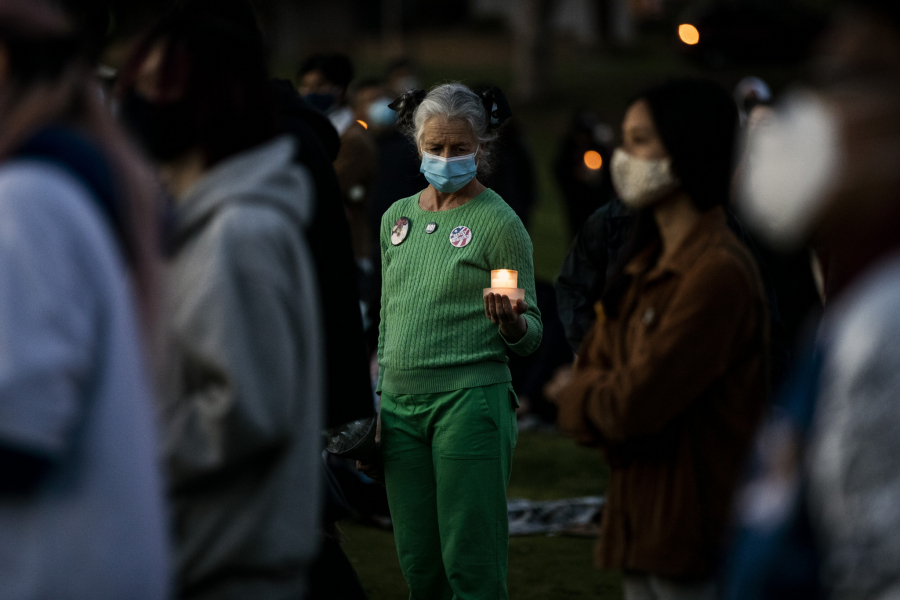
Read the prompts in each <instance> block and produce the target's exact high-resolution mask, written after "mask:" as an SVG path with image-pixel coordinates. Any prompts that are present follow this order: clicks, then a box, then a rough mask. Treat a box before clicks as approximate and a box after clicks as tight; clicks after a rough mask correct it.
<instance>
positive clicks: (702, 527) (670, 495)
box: [559, 208, 768, 578]
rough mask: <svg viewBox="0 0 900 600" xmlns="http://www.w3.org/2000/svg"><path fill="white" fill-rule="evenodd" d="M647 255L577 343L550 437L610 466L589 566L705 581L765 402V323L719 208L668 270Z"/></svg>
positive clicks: (751, 277) (758, 286) (760, 296)
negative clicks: (556, 430) (612, 306)
mask: <svg viewBox="0 0 900 600" xmlns="http://www.w3.org/2000/svg"><path fill="white" fill-rule="evenodd" d="M652 250H653V249H648V251H645V252H644V253H642V254H640V255H638V256H637V257H636V258H635V259H634V260H633V261H631V262H630V263H629V264H628V266H627V267H626V273H627V274H628V275H629V276H630V277H631V283H630V285H629V288H628V291H627V292H626V293H625V296H624V297H623V299H622V302H621V303H620V305H619V306H620V311H619V314H618V316H616V317H615V318H611V317H609V318H600V319H598V322H597V324H596V325H595V326H594V329H593V331H592V332H591V333H590V334H589V336H588V338H586V339H585V341H584V343H583V344H582V354H581V356H579V360H578V362H577V364H576V368H575V373H574V376H573V380H572V382H571V384H570V385H569V386H567V387H566V388H565V389H564V390H563V392H562V394H561V396H560V400H559V427H560V429H561V431H563V432H564V433H566V434H568V435H570V436H572V437H574V438H575V439H576V440H578V441H580V442H582V443H585V444H591V445H598V446H600V447H601V448H602V449H603V451H604V453H605V454H606V456H607V459H608V461H609V464H610V467H611V476H610V482H609V490H608V496H607V504H606V507H605V509H604V515H603V520H602V525H601V531H600V538H599V540H598V544H597V548H596V564H597V566H598V567H600V568H615V569H624V570H628V571H637V572H646V573H652V574H655V575H660V576H665V577H674V578H695V577H703V576H706V575H709V574H710V573H711V571H712V569H713V564H712V563H713V560H714V555H715V553H716V550H717V547H718V545H719V543H720V541H721V537H722V534H723V533H724V529H725V526H726V523H727V519H728V513H729V509H730V504H731V500H732V496H733V492H734V489H735V486H736V484H737V481H738V478H739V476H740V471H741V469H742V467H743V464H744V460H745V457H746V454H747V451H748V449H749V447H750V444H751V440H752V437H753V433H754V430H755V428H756V425H757V422H758V420H759V417H760V415H761V413H762V410H763V406H764V402H765V397H766V392H767V385H768V384H767V377H768V373H767V370H768V359H767V346H768V311H767V309H766V304H765V295H764V292H763V287H762V283H761V281H760V277H759V274H758V272H757V269H756V265H755V262H754V260H753V258H752V255H751V254H750V253H749V251H748V250H747V249H746V248H745V247H744V246H743V245H742V244H741V243H740V242H739V241H738V239H737V238H736V237H735V236H734V234H732V233H731V231H730V230H729V229H728V227H727V225H726V220H725V214H724V212H723V210H722V209H721V208H714V209H712V210H710V211H708V212H706V213H704V214H702V215H701V218H700V221H699V222H698V224H697V226H696V228H695V229H694V230H693V231H692V233H691V234H690V235H689V236H688V237H687V238H686V240H685V241H684V242H683V243H682V245H681V246H680V247H679V248H678V249H677V250H676V251H675V252H674V253H673V254H671V255H670V256H669V257H668V258H667V259H665V260H661V261H659V262H658V263H657V264H655V265H650V264H649V263H650V262H651V258H652V256H653V255H654V252H653V251H652Z"/></svg>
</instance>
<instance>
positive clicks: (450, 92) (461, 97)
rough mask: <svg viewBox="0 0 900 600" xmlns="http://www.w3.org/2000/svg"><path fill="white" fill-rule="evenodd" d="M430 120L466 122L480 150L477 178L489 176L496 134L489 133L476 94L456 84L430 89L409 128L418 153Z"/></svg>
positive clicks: (491, 131) (483, 111) (485, 118)
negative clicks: (426, 125)
mask: <svg viewBox="0 0 900 600" xmlns="http://www.w3.org/2000/svg"><path fill="white" fill-rule="evenodd" d="M434 117H443V118H445V119H448V120H454V119H459V120H462V121H465V122H467V123H468V124H469V127H470V128H471V129H472V133H473V134H474V135H475V139H476V140H478V145H479V146H480V149H481V158H480V160H479V161H478V174H479V175H487V174H488V173H490V171H491V167H492V161H491V150H492V149H493V142H494V141H495V140H496V139H497V136H498V131H497V130H496V129H494V130H489V128H488V125H490V121H489V120H488V114H487V111H486V110H485V108H484V104H483V103H482V101H481V98H480V97H479V96H478V94H476V93H475V92H473V91H472V90H470V89H469V88H468V87H466V86H464V85H463V84H461V83H457V82H453V83H445V84H443V85H439V86H437V87H434V88H432V90H431V91H430V92H428V95H427V96H425V99H424V100H422V102H421V104H419V106H418V108H417V109H416V113H415V116H414V117H413V119H412V126H413V127H412V131H411V132H409V133H410V137H412V139H413V141H415V143H416V147H417V148H420V149H421V147H422V135H423V133H424V131H425V123H427V122H428V121H429V120H431V119H433V118H434Z"/></svg>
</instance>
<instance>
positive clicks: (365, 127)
mask: <svg viewBox="0 0 900 600" xmlns="http://www.w3.org/2000/svg"><path fill="white" fill-rule="evenodd" d="M356 122H357V123H359V124H360V125H362V126H363V129H368V128H369V125H368V124H367V123H366V122H365V121H360V120H359V119H357V120H356Z"/></svg>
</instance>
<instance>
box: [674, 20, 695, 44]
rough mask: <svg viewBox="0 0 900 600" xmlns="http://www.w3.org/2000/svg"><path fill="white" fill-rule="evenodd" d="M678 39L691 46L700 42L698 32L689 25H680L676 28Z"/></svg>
mask: <svg viewBox="0 0 900 600" xmlns="http://www.w3.org/2000/svg"><path fill="white" fill-rule="evenodd" d="M678 37H680V38H681V41H682V42H684V43H685V44H687V45H689V46H693V45H694V44H696V43H698V42H699V41H700V32H699V31H697V28H696V27H694V26H693V25H691V24H690V23H682V24H681V25H679V26H678Z"/></svg>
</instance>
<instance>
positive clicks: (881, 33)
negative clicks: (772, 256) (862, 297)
mask: <svg viewBox="0 0 900 600" xmlns="http://www.w3.org/2000/svg"><path fill="white" fill-rule="evenodd" d="M811 83H812V84H811V85H810V86H808V87H806V88H804V89H800V90H796V91H794V92H793V93H790V94H788V95H787V96H786V98H785V99H784V100H783V101H782V102H780V103H779V104H778V105H777V106H776V108H775V110H774V111H773V114H772V115H771V116H770V117H768V118H766V119H763V121H762V123H761V124H760V125H759V126H758V127H756V128H755V129H754V130H753V131H752V132H751V135H750V138H749V140H748V158H747V166H746V169H745V171H744V177H743V178H742V182H741V208H742V209H743V211H744V213H745V215H746V217H747V220H748V222H749V223H750V224H751V225H752V226H754V227H755V228H756V229H757V230H758V231H759V232H760V233H761V234H763V235H764V236H765V237H767V238H768V240H769V242H770V243H772V244H773V245H775V246H779V247H781V248H784V249H796V248H799V247H802V246H803V245H805V244H807V243H810V242H816V243H818V244H823V245H825V246H827V247H828V248H829V249H830V250H831V256H830V257H829V264H830V266H829V270H830V271H831V273H829V274H828V279H829V284H828V286H829V289H830V291H832V292H833V291H835V290H836V289H838V288H840V287H841V286H842V285H843V284H844V283H846V282H847V281H849V280H850V279H852V277H853V276H854V275H855V274H856V273H858V272H860V271H861V270H862V269H863V267H864V266H865V265H867V264H869V263H870V262H871V261H872V260H874V259H875V258H876V257H877V256H879V255H880V254H881V253H884V252H886V251H888V250H890V249H892V248H896V246H897V244H898V241H900V238H898V236H897V233H896V232H897V230H898V228H900V203H898V201H897V200H898V199H900V165H898V159H897V157H898V156H900V6H898V5H897V3H895V2H892V1H882V0H857V1H855V2H850V3H848V4H847V5H845V7H844V9H843V10H842V11H840V12H838V14H837V15H836V18H835V20H834V22H833V23H832V25H831V27H830V28H829V30H828V31H827V32H826V34H825V35H824V37H823V38H822V40H821V42H820V45H819V52H818V54H817V56H816V57H815V59H814V77H813V80H812V82H811Z"/></svg>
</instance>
